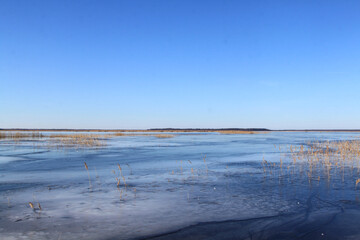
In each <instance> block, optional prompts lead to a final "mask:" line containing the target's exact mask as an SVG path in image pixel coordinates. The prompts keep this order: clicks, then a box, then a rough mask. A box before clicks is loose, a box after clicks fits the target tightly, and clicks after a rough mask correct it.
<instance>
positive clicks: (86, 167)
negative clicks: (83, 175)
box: [84, 162, 92, 190]
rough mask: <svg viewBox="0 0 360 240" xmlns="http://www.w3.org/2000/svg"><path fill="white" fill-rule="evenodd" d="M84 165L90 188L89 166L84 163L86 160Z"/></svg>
mask: <svg viewBox="0 0 360 240" xmlns="http://www.w3.org/2000/svg"><path fill="white" fill-rule="evenodd" d="M84 165H85V169H86V172H87V174H88V178H89V189H90V190H91V188H92V185H91V178H90V172H89V167H88V165H87V164H86V162H84Z"/></svg>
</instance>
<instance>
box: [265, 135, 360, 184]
mask: <svg viewBox="0 0 360 240" xmlns="http://www.w3.org/2000/svg"><path fill="white" fill-rule="evenodd" d="M275 148H277V147H276V146H275ZM278 149H279V151H280V152H281V151H282V149H281V147H279V148H278ZM284 150H285V153H284V155H285V156H283V155H282V157H287V158H289V159H290V162H286V163H284V162H283V161H282V157H281V158H280V162H279V163H274V162H269V161H267V160H265V159H263V162H262V165H263V171H264V173H265V174H266V175H269V176H274V174H278V176H279V178H281V177H283V176H284V175H288V176H290V177H293V178H295V177H299V176H300V177H301V176H305V177H306V178H307V180H308V182H309V183H310V184H311V183H312V182H314V181H317V182H320V181H321V180H322V179H325V180H326V181H328V182H330V180H331V179H334V180H338V181H340V182H343V183H344V182H347V181H350V183H352V182H353V184H354V187H355V189H356V188H357V187H358V184H359V183H360V140H348V141H325V142H319V141H314V142H309V143H307V144H303V145H300V146H292V145H290V146H288V147H287V148H286V149H284Z"/></svg>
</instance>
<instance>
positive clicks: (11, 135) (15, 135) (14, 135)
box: [0, 132, 44, 140]
mask: <svg viewBox="0 0 360 240" xmlns="http://www.w3.org/2000/svg"><path fill="white" fill-rule="evenodd" d="M43 137H44V135H43V134H42V133H40V132H31V133H23V132H0V139H11V140H16V139H24V138H43Z"/></svg>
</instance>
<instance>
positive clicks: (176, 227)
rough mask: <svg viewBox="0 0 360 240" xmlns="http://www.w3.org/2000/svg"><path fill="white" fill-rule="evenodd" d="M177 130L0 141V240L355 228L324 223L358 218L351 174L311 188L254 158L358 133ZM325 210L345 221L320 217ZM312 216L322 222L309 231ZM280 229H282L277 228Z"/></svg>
mask: <svg viewBox="0 0 360 240" xmlns="http://www.w3.org/2000/svg"><path fill="white" fill-rule="evenodd" d="M175 135H176V136H175V137H173V138H156V137H152V136H126V137H124V136H120V137H114V138H110V139H108V140H107V146H105V147H102V148H92V149H72V148H67V149H56V148H51V147H50V148H49V147H48V146H46V145H45V144H43V140H39V142H37V141H26V140H24V141H20V142H17V143H13V142H11V141H4V140H2V141H0V193H1V198H0V201H1V204H0V237H1V239H132V238H149V237H154V238H159V239H184V238H187V239H191V238H193V239H233V238H238V239H250V238H251V239H295V238H297V237H299V236H302V237H303V238H305V237H311V238H308V239H316V238H317V237H318V238H319V239H323V238H324V237H327V239H338V238H337V237H339V236H338V235H339V234H340V236H341V237H343V238H345V237H344V236H345V235H346V234H347V235H346V236H348V239H356V237H358V235H357V234H358V232H357V231H355V230H353V229H350V230H348V233H345V232H344V233H341V231H337V232H336V233H331V231H330V230H329V229H330V226H331V229H334V228H336V227H339V226H340V227H341V222H346V221H347V220H348V219H349V218H351V219H357V218H359V219H360V217H358V216H360V215H359V214H358V201H357V198H358V192H357V191H356V190H355V189H354V178H355V179H356V177H357V176H352V177H349V178H347V180H345V181H344V182H341V181H336V178H335V179H334V180H333V181H330V182H326V181H324V182H319V183H317V184H311V185H309V184H308V182H307V179H306V178H301V177H300V176H299V177H298V178H291V177H289V178H287V177H285V178H284V179H285V180H283V181H279V179H278V178H276V177H273V178H272V177H271V176H270V177H269V176H266V175H264V173H263V170H262V165H261V163H262V161H263V159H266V160H268V161H271V162H274V163H277V162H279V160H280V157H282V159H283V161H285V162H286V161H290V160H289V159H287V155H286V150H285V149H286V147H285V146H286V145H290V144H292V145H299V144H304V143H307V142H308V141H312V140H348V139H358V138H359V137H360V134H359V133H340V132H338V133H315V132H295V133H294V132H271V133H267V134H252V135H222V134H217V133H204V134H181V133H177V134H175ZM274 145H276V146H277V147H276V148H275V147H274ZM279 145H280V146H282V149H283V150H281V151H279V149H278V146H279ZM204 158H205V160H204ZM84 162H86V163H87V165H88V167H89V172H87V170H86V169H85V167H84ZM117 164H120V166H121V169H122V175H123V176H124V178H125V181H126V186H125V184H124V182H123V179H122V177H121V174H120V171H119V168H118V165H117ZM88 174H89V175H88ZM89 176H90V181H89ZM116 178H120V179H121V180H120V185H119V187H117V180H116ZM29 202H32V203H34V205H35V207H37V203H40V204H41V210H39V209H38V210H35V211H33V210H32V209H31V208H30V206H29V204H28V203H29ZM340 213H341V214H342V215H341V216H340V215H338V214H340ZM332 216H337V218H338V219H342V220H341V221H338V223H337V222H336V221H335V220H332V221H330V220H329V221H327V219H328V218H329V219H332V218H331V217H332ZM322 221H323V222H324V223H322ZM285 222H286V223H288V225H284V223H285ZM313 222H316V223H318V224H320V225H319V227H318V228H316V229H315V230H312V231H311V228H312V227H314V224H313ZM199 223H201V224H200V225H199ZM289 223H292V224H290V225H289ZM284 228H286V231H285V230H284ZM181 229H182V230H181ZM214 229H217V231H216V232H217V233H220V234H214V233H212V231H213V230H214ZM341 229H343V228H341ZM281 231H282V232H287V234H285V233H284V234H283V235H281V236H279V235H274V234H275V233H278V232H281ZM259 233H261V234H259ZM304 233H307V235H304V236H303V235H301V234H304ZM232 234H235V235H232ZM329 234H330V235H329ZM273 236H277V237H275V238H274V237H273ZM331 236H333V238H331ZM329 237H330V238H329ZM339 239H341V238H339Z"/></svg>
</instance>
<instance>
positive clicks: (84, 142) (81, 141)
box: [49, 134, 112, 147]
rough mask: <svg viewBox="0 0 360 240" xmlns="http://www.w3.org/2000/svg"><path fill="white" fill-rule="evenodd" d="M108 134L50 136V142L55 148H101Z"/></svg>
mask: <svg viewBox="0 0 360 240" xmlns="http://www.w3.org/2000/svg"><path fill="white" fill-rule="evenodd" d="M108 137H112V135H110V134H51V135H49V139H50V142H52V143H55V145H56V146H57V147H101V146H105V145H106V143H105V139H106V138H108Z"/></svg>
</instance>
